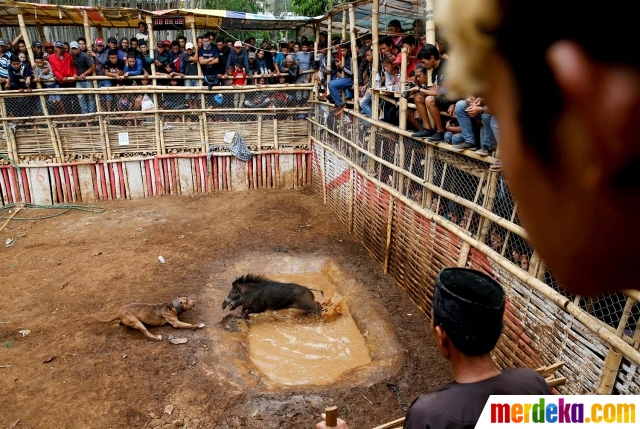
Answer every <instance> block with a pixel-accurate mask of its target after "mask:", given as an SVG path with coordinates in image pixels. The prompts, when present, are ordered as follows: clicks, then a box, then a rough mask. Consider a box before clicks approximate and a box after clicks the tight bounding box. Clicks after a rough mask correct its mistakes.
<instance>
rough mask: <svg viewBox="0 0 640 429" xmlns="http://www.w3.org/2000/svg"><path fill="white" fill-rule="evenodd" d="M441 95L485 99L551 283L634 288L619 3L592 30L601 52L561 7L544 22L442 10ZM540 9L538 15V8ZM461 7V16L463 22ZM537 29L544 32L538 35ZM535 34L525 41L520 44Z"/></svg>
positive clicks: (630, 150)
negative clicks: (447, 60) (444, 61)
mask: <svg viewBox="0 0 640 429" xmlns="http://www.w3.org/2000/svg"><path fill="white" fill-rule="evenodd" d="M445 4H446V6H445V7H443V8H442V10H441V11H440V18H442V19H441V21H442V25H443V26H444V27H445V28H444V30H445V31H446V34H447V35H448V37H449V39H450V42H451V49H452V51H451V61H452V63H451V64H449V66H448V78H447V85H448V87H449V88H450V89H451V90H457V92H458V94H467V93H474V94H484V95H485V96H486V100H487V103H488V106H489V107H490V108H491V110H492V111H493V112H494V113H495V115H496V118H497V120H498V123H499V126H500V134H499V138H498V147H499V149H500V156H501V158H502V160H503V163H504V173H505V177H506V179H507V182H508V184H509V187H510V189H511V191H512V192H513V195H514V196H515V198H516V200H517V203H518V213H519V216H520V217H521V219H522V222H523V226H524V227H525V228H526V229H527V232H528V234H529V239H530V241H531V243H532V245H533V247H534V248H535V249H536V250H537V251H538V252H540V255H541V257H542V259H543V260H544V261H545V263H546V264H548V266H549V268H550V269H551V271H552V272H553V273H554V275H556V276H557V277H558V278H559V280H560V284H561V285H562V286H564V287H566V288H567V289H569V290H571V291H574V292H576V293H579V294H582V295H587V294H593V293H601V292H604V291H613V290H617V289H624V288H637V287H638V278H640V264H638V262H637V260H638V257H639V256H640V252H639V250H638V245H637V244H636V243H637V241H638V239H640V229H639V228H637V227H635V223H636V221H637V213H639V212H640V127H638V123H639V122H640V51H638V49H637V47H636V46H635V43H634V42H633V40H634V38H633V36H632V35H631V31H632V29H633V28H635V16H633V14H629V13H625V5H626V3H622V2H614V4H607V6H606V7H605V8H601V9H600V10H599V12H598V21H599V22H615V23H616V24H615V25H616V28H617V29H620V30H621V31H623V33H622V34H619V36H618V37H617V38H616V43H610V41H609V40H607V38H606V37H605V38H603V37H602V35H601V34H598V33H597V32H593V31H592V30H591V29H589V28H588V26H585V25H584V22H581V21H580V20H579V19H574V18H572V17H573V16H574V15H575V9H574V8H573V6H574V5H573V4H572V3H570V2H569V3H563V2H560V3H558V4H557V7H556V6H554V8H553V13H549V14H545V18H544V20H538V19H532V17H535V16H537V15H538V14H539V12H540V10H539V8H536V5H534V4H532V3H531V2H522V1H496V0H483V1H477V2H467V1H464V0H449V1H448V2H445ZM537 6H539V5H537ZM459 8H465V10H466V11H465V13H464V18H463V17H462V15H461V14H460V13H459V10H460V9H459ZM541 23H543V25H540V24H541ZM528 32H532V34H533V33H535V37H534V38H532V40H526V41H525V40H524V39H522V38H521V37H518V35H522V34H527V33H528Z"/></svg>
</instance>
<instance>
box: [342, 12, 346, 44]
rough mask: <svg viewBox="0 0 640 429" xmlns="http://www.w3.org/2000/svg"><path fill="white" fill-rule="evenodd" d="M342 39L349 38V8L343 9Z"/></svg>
mask: <svg viewBox="0 0 640 429" xmlns="http://www.w3.org/2000/svg"><path fill="white" fill-rule="evenodd" d="M342 40H345V41H346V40H347V10H346V9H344V8H343V9H342Z"/></svg>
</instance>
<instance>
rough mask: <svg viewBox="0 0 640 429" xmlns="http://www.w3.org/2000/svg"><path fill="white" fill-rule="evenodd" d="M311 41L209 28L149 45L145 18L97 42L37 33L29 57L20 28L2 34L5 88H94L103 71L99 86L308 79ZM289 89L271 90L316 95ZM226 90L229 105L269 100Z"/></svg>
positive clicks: (83, 106) (279, 100)
mask: <svg viewBox="0 0 640 429" xmlns="http://www.w3.org/2000/svg"><path fill="white" fill-rule="evenodd" d="M313 46H314V43H313V41H309V40H307V38H306V37H304V36H303V37H302V38H301V39H300V40H299V41H289V42H286V41H284V40H282V41H281V42H280V43H279V44H275V43H272V42H270V41H269V40H266V39H265V40H263V41H262V43H261V44H260V45H259V46H258V45H257V43H256V39H255V38H253V37H251V38H249V39H247V40H245V41H244V42H241V41H239V40H232V39H228V38H227V39H225V38H224V37H220V36H218V37H216V34H214V33H207V34H203V35H201V36H198V37H197V44H196V45H194V44H193V43H190V42H187V39H186V38H185V37H184V36H180V37H178V38H177V39H176V40H174V41H170V40H158V41H157V43H155V46H154V47H150V46H149V32H148V29H147V25H146V24H145V23H144V22H140V23H139V25H138V29H137V33H136V34H135V36H134V37H131V38H126V37H122V38H120V40H118V39H116V38H115V37H109V38H108V39H107V40H106V41H105V40H103V39H101V38H98V39H96V40H95V41H94V42H93V44H92V45H88V44H87V42H86V40H85V39H84V38H79V39H77V40H75V41H71V42H70V43H67V42H62V41H55V42H53V43H50V42H47V43H45V44H44V45H43V44H42V43H41V42H39V41H35V42H33V44H32V52H33V59H31V58H30V57H29V52H28V49H27V47H26V44H25V42H24V40H23V39H22V35H18V37H17V38H16V39H15V40H14V41H12V42H10V41H7V40H4V39H0V90H17V91H20V92H31V91H32V89H34V88H36V87H44V88H63V89H67V88H72V87H75V88H93V85H94V84H93V82H92V80H93V79H87V78H88V77H90V76H94V75H95V76H98V77H99V78H98V79H96V80H97V82H98V83H97V86H98V87H99V88H105V87H113V86H141V85H142V86H144V85H149V84H150V83H151V79H152V78H155V79H156V83H157V85H161V86H188V87H198V86H205V87H207V88H208V89H209V90H212V89H214V87H217V86H233V87H241V86H244V85H258V86H265V85H271V84H285V85H286V84H294V83H297V84H301V83H307V82H309V81H310V78H311V74H312V72H313V66H314V64H315V59H314V52H313V51H314V49H313ZM152 65H153V68H155V72H154V71H153V70H152ZM199 69H200V70H201V74H200V71H199ZM109 78H110V79H109ZM291 93H292V95H286V96H285V97H271V98H273V101H274V103H275V104H278V105H282V106H284V105H290V104H297V105H300V104H301V103H303V102H306V100H307V99H308V98H309V96H310V91H291ZM178 98H179V99H178ZM226 98H227V97H226V96H225V97H223V104H224V105H225V106H226V107H236V108H241V107H255V106H262V105H265V104H266V103H265V100H264V99H262V98H261V97H258V98H261V99H260V100H258V101H256V100H257V98H256V97H253V96H251V97H247V96H245V94H244V93H243V92H240V91H239V92H238V93H236V94H234V95H233V96H232V97H231V99H230V100H227V99H226ZM95 100H96V99H95V96H93V95H88V94H80V93H79V94H78V95H77V96H68V95H66V96H65V95H62V96H60V95H51V96H47V102H48V103H50V105H51V107H52V108H53V109H55V110H54V113H56V114H67V113H93V112H95V111H96V103H95ZM99 100H100V104H101V108H102V109H103V110H106V111H115V110H135V109H141V108H142V106H141V104H142V103H141V102H140V99H139V97H138V96H137V95H135V94H132V95H127V94H120V95H113V94H104V95H100V97H99ZM206 100H207V101H208V105H209V107H211V106H219V105H220V103H219V102H218V101H219V100H220V97H215V96H207V98H206ZM160 102H161V103H162V106H161V107H163V108H185V107H188V108H191V109H195V108H198V107H199V105H200V104H199V103H200V97H199V96H196V95H193V94H181V95H180V96H179V97H176V96H175V95H167V96H162V97H161V100H160ZM294 102H295V103H294ZM10 104H11V107H12V108H13V109H10V110H14V111H15V113H16V115H18V116H26V115H30V114H33V113H37V110H39V109H40V108H39V106H38V104H37V103H26V102H24V100H23V101H22V102H20V101H18V100H14V102H12V103H10Z"/></svg>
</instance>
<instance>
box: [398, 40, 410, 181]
mask: <svg viewBox="0 0 640 429" xmlns="http://www.w3.org/2000/svg"><path fill="white" fill-rule="evenodd" d="M408 55H409V54H408V51H407V50H406V49H402V60H401V63H400V84H399V85H400V91H399V92H400V93H402V90H403V89H404V85H405V82H406V79H407V56H408ZM399 127H400V129H401V130H406V129H407V99H406V98H403V97H400V121H399ZM398 143H399V144H400V151H399V163H400V165H399V166H400V167H401V168H403V169H404V162H405V157H406V150H405V149H406V148H405V145H404V136H403V135H400V136H399V137H398ZM403 184H404V176H401V179H400V180H399V181H398V186H399V188H398V190H399V191H400V192H402V186H403Z"/></svg>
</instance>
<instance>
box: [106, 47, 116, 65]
mask: <svg viewBox="0 0 640 429" xmlns="http://www.w3.org/2000/svg"><path fill="white" fill-rule="evenodd" d="M107 57H108V58H109V62H110V63H111V64H116V63H117V62H118V51H116V50H115V49H112V50H110V51H109V53H108V54H107Z"/></svg>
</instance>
